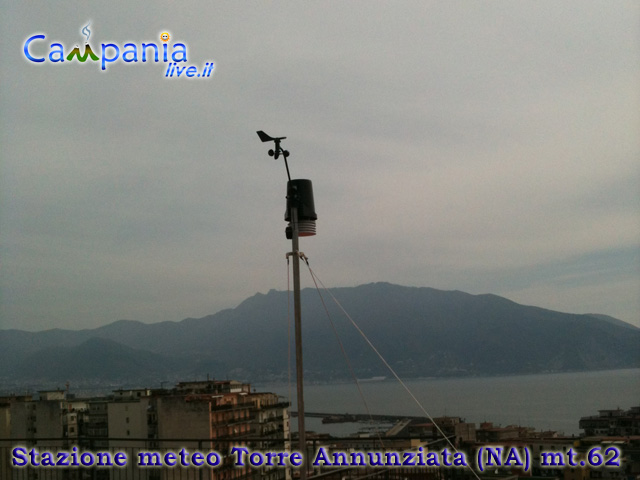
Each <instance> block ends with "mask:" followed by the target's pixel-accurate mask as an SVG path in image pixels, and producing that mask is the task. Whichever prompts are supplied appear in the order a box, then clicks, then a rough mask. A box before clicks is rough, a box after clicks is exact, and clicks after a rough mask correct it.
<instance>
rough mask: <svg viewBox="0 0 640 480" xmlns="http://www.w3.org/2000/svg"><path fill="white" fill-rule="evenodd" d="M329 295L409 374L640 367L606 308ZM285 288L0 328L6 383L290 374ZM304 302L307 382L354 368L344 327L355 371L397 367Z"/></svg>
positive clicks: (381, 287)
mask: <svg viewBox="0 0 640 480" xmlns="http://www.w3.org/2000/svg"><path fill="white" fill-rule="evenodd" d="M331 293H332V294H333V295H334V296H335V298H336V299H337V300H338V301H339V303H340V305H342V307H343V308H344V310H346V312H348V313H349V315H350V317H351V318H353V319H354V321H355V322H357V323H358V325H359V327H360V328H361V329H362V330H363V331H364V332H365V334H366V335H367V336H368V337H369V339H370V340H371V342H372V343H373V345H375V346H376V348H377V349H378V350H379V352H380V353H381V354H382V355H383V356H384V357H385V359H386V360H387V362H388V363H389V364H390V365H391V366H392V367H393V368H394V369H395V370H396V371H397V372H398V374H399V375H401V376H403V377H424V376H446V375H496V374H524V373H540V372H561V371H581V370H595V369H615V368H629V367H638V366H640V329H638V328H636V327H634V326H632V325H629V324H627V323H625V322H622V321H620V320H617V319H614V318H612V317H608V316H606V315H597V314H590V315H577V314H569V313H561V312H556V311H552V310H546V309H543V308H538V307H533V306H525V305H520V304H517V303H515V302H512V301H510V300H507V299H506V298H502V297H499V296H496V295H471V294H468V293H464V292H460V291H442V290H436V289H432V288H417V287H403V286H399V285H392V284H388V283H374V284H368V285H361V286H359V287H351V288H336V289H332V290H331ZM287 295H288V294H287V292H279V291H275V290H271V291H270V292H269V293H267V294H260V293H258V294H256V295H254V296H252V297H250V298H248V299H246V300H245V301H244V302H242V303H241V304H240V305H238V306H237V307H236V308H234V309H228V310H223V311H221V312H218V313H216V314H215V315H209V316H206V317H203V318H197V319H196V318H187V319H185V320H182V321H180V322H161V323H155V324H144V323H141V322H135V321H128V320H121V321H118V322H114V323H111V324H109V325H105V326H103V327H100V328H96V329H87V330H75V331H74V330H60V329H55V330H48V331H43V332H24V331H20V330H0V381H2V382H3V383H8V384H11V383H13V382H18V381H19V382H32V383H35V382H36V381H37V382H42V381H44V380H46V379H51V381H53V380H56V381H62V380H73V381H76V382H77V381H89V380H92V381H107V380H109V381H118V380H120V381H126V380H129V381H132V380H134V379H136V380H137V381H138V382H143V381H145V382H155V383H156V384H158V383H159V382H160V381H161V380H166V381H173V380H179V379H180V380H186V379H192V378H204V377H206V375H208V374H211V375H213V376H214V377H217V378H224V377H228V378H235V379H239V380H251V381H256V380H261V381H271V380H278V379H285V378H286V377H287V370H288V357H287V355H288V347H287V341H288V335H289V334H288V332H289V329H290V331H291V338H292V337H293V305H292V304H293V300H292V299H291V307H290V314H289V318H290V321H291V327H289V324H288V322H287V317H288V315H287V301H288V300H287ZM323 301H324V304H323ZM325 305H326V310H325ZM302 311H303V352H304V366H305V375H306V378H307V379H308V380H336V379H344V378H348V377H349V375H350V372H349V368H348V367H347V364H346V362H345V360H344V356H343V354H342V350H341V347H340V344H339V343H338V341H337V340H336V334H337V335H338V336H339V338H340V341H341V342H342V344H343V345H344V349H345V351H346V353H347V355H348V357H349V361H350V364H351V366H352V368H353V370H354V371H355V373H356V375H357V376H358V377H360V378H366V377H372V376H380V375H386V376H388V375H389V373H388V371H387V370H386V368H385V366H384V365H383V363H382V362H381V361H380V360H379V359H378V357H377V356H376V355H375V354H374V353H373V352H372V350H371V348H370V347H369V345H368V344H367V343H366V342H365V341H364V340H363V338H362V337H361V336H360V334H359V333H358V332H357V330H356V329H355V328H354V327H353V326H352V325H351V324H350V321H349V320H348V318H347V317H346V316H345V315H344V313H343V312H342V310H341V308H340V307H338V306H337V305H336V304H335V303H334V302H333V299H332V298H331V296H330V295H329V294H328V293H327V292H322V298H320V296H319V295H318V292H317V291H316V290H313V289H305V290H303V291H302ZM327 312H328V313H329V316H330V318H329V317H328V316H327ZM332 323H333V327H332ZM334 328H335V333H334Z"/></svg>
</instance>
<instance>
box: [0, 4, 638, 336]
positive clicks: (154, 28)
mask: <svg viewBox="0 0 640 480" xmlns="http://www.w3.org/2000/svg"><path fill="white" fill-rule="evenodd" d="M1 5H2V16H1V17H2V18H1V20H0V22H1V24H0V36H1V43H0V45H1V47H2V54H1V57H0V58H1V59H2V61H1V62H0V72H1V77H0V94H1V97H0V114H1V124H0V152H1V157H0V195H1V196H0V200H1V203H0V236H1V238H0V239H1V247H0V248H1V250H0V255H1V260H2V266H1V281H2V284H1V287H2V298H1V316H0V328H20V329H25V330H41V329H49V328H73V329H79V328H93V327H96V326H99V325H103V324H106V323H110V322H112V321H115V320H119V319H132V320H140V321H143V322H157V321H164V320H181V319H183V318H185V317H201V316H204V315H208V314H211V313H215V312H217V311H219V310H221V309H223V308H230V307H235V306H236V305H237V304H238V303H239V302H241V301H242V300H243V299H244V298H246V297H248V296H251V295H253V294H255V293H256V292H263V293H264V292H267V291H268V290H270V289H274V288H275V289H279V290H284V289H286V288H287V268H286V262H285V253H286V252H287V251H288V250H289V249H290V243H289V242H288V241H287V240H286V238H285V236H284V228H285V222H284V219H283V216H284V210H285V193H286V172H285V168H284V165H283V163H282V161H280V160H279V161H277V162H276V161H274V160H273V159H272V158H270V157H269V156H267V150H268V148H269V145H267V144H263V143H261V142H260V140H259V139H258V137H257V135H256V130H265V131H266V132H267V133H269V134H271V135H274V136H286V137H287V139H286V140H285V141H284V142H283V146H284V147H285V148H287V149H288V150H290V151H291V157H290V158H289V164H290V169H291V173H292V176H293V177H294V178H309V179H311V180H312V181H313V186H314V191H315V204H316V211H317V213H318V216H319V218H318V222H317V230H318V235H317V236H316V237H312V238H305V239H302V241H301V249H302V250H303V251H304V252H305V253H306V254H307V256H308V257H309V258H310V262H311V266H312V268H314V271H315V272H316V273H317V274H318V276H319V277H320V278H321V279H322V281H323V282H324V283H325V284H326V285H328V286H336V287H337V286H355V285H359V284H363V283H370V282H376V281H389V282H392V283H398V284H402V285H411V286H429V287H434V288H439V289H445V290H454V289H455V290H463V291H466V292H469V293H474V294H479V293H495V294H498V295H502V296H505V297H507V298H509V299H511V300H514V301H517V302H519V303H524V304H529V305H537V306H541V307H545V308H550V309H554V310H560V311H564V312H573V313H587V312H596V313H606V314H609V315H612V316H615V317H617V318H620V319H622V320H625V321H627V322H630V323H634V324H635V325H639V326H640V295H639V292H640V248H639V246H640V186H639V185H640V161H639V159H640V22H639V18H640V6H639V4H638V3H637V2H635V1H632V2H623V1H614V2H610V1H599V2H592V1H584V0H580V1H576V2H556V1H555V0H554V1H499V0H498V1H491V2H461V1H458V2H455V1H454V2H449V1H439V2H427V1H423V0H420V1H403V2H381V1H379V2H376V1H349V2H347V1H340V2H338V1H323V2H294V1H286V2H285V1H283V2H277V1H276V2H257V1H253V2H229V1H227V2H200V3H195V2H169V1H164V2H153V3H146V2H145V3H131V2H68V3H63V2H14V1H2V2H1ZM88 23H90V26H89V29H90V31H91V35H90V38H89V44H90V45H91V47H92V49H93V50H94V52H96V53H97V55H98V56H99V57H100V59H101V60H102V57H103V55H102V52H101V45H102V44H108V43H113V44H116V45H118V46H119V48H120V49H121V50H123V49H124V45H125V44H126V43H128V42H130V43H133V44H135V45H137V46H138V56H139V58H138V60H139V61H138V62H137V63H133V62H131V63H124V62H122V61H117V62H114V63H111V64H109V65H108V67H107V69H106V70H105V71H102V70H101V68H100V64H101V61H98V62H93V61H92V60H90V59H89V60H87V61H86V62H85V63H80V62H79V61H77V60H73V61H65V62H62V63H53V62H51V61H49V59H48V55H49V53H50V52H51V51H52V47H50V45H51V44H54V43H60V44H61V45H63V47H64V55H65V56H66V55H67V54H68V53H70V52H71V50H72V49H73V47H74V46H75V45H79V46H80V51H81V52H82V51H83V50H84V48H83V45H84V43H85V36H83V35H82V33H81V30H82V28H83V27H84V26H85V25H87V24H88ZM165 31H166V32H168V33H170V35H171V39H170V41H169V45H170V46H171V45H173V44H174V43H175V42H181V43H184V44H186V46H187V62H182V63H181V64H180V65H182V66H184V65H195V66H197V67H198V68H199V69H200V70H201V69H202V67H203V66H204V64H205V63H206V62H210V61H213V62H214V63H215V69H214V71H213V74H212V75H211V77H209V78H194V79H186V78H182V77H181V78H165V72H166V70H167V66H168V65H169V64H168V63H165V62H163V61H162V58H161V59H160V61H159V62H158V63H155V62H150V61H147V62H145V63H142V61H141V49H140V45H141V43H143V42H154V43H156V44H158V45H162V42H161V40H160V38H159V37H160V34H161V33H162V32H165ZM34 34H43V35H45V39H44V40H38V41H36V42H34V43H32V44H31V47H30V52H31V53H32V54H33V55H35V56H38V57H45V58H46V61H45V62H41V63H34V62H31V61H28V60H27V59H26V57H25V55H24V53H23V48H24V44H25V41H26V40H27V38H29V37H31V36H32V35H34ZM171 52H172V47H170V48H169V55H171ZM108 53H109V54H110V55H112V54H113V49H111V50H108ZM169 60H171V59H169ZM312 285H313V284H312V282H311V280H310V278H309V275H308V273H306V272H304V271H303V286H312Z"/></svg>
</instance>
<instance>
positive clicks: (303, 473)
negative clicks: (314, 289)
mask: <svg viewBox="0 0 640 480" xmlns="http://www.w3.org/2000/svg"><path fill="white" fill-rule="evenodd" d="M294 195H295V193H294ZM293 205H294V206H292V207H291V227H292V229H291V230H292V232H291V233H292V235H291V248H292V250H293V252H292V253H293V310H294V317H295V339H296V386H297V393H298V450H299V451H300V453H301V454H302V465H301V466H300V480H306V478H307V462H306V456H307V440H306V438H305V429H304V388H303V369H302V314H301V307H300V252H299V246H298V208H297V206H296V205H297V199H296V201H295V202H293Z"/></svg>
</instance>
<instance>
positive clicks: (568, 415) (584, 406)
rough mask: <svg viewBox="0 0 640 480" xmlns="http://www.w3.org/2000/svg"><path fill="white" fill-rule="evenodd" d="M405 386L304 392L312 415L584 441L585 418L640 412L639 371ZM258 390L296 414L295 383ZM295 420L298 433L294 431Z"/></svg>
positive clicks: (388, 382)
mask: <svg viewBox="0 0 640 480" xmlns="http://www.w3.org/2000/svg"><path fill="white" fill-rule="evenodd" d="M403 382H404V384H405V386H406V387H407V389H408V390H409V391H410V392H411V393H408V392H407V389H405V388H404V387H403V386H402V384H401V383H400V382H398V381H397V380H396V379H393V378H391V379H380V378H378V379H368V380H360V381H359V385H360V390H362V393H363V395H362V396H361V395H360V391H359V389H358V386H357V384H356V383H355V381H354V382H351V383H339V384H322V385H305V387H304V403H305V411H306V412H318V413H342V414H343V413H350V414H366V413H371V414H385V415H398V416H401V415H407V416H424V413H423V411H422V408H424V410H426V412H427V413H428V414H429V415H430V416H431V417H440V416H454V417H462V418H463V419H465V420H466V421H467V422H472V423H476V424H480V423H481V422H493V424H494V425H495V426H507V425H520V426H527V427H534V428H535V429H536V430H544V431H548V430H553V431H556V432H558V433H561V434H565V435H568V436H571V435H576V436H577V435H579V434H580V433H581V431H580V428H579V423H578V422H579V421H580V418H581V417H585V416H590V415H597V414H598V410H605V409H616V408H621V409H624V410H628V409H629V408H631V407H633V406H640V369H624V370H606V371H595V372H577V373H550V374H539V375H514V376H497V377H472V378H470V377H465V378H422V379H411V380H404V381H403ZM253 386H254V387H255V388H257V390H258V391H271V392H274V393H277V394H278V395H281V396H283V397H285V398H287V399H289V400H290V401H291V403H292V410H294V411H296V410H297V407H296V386H295V378H294V380H293V383H292V384H291V385H288V384H255V385H253ZM413 397H415V399H414V398H413ZM363 398H364V400H363ZM418 403H419V404H420V405H421V406H422V407H421V406H420V405H418ZM293 420H294V421H293V422H292V427H291V428H292V429H293V430H294V431H295V430H296V429H297V426H296V423H295V418H294V419H293ZM388 426H389V425H384V424H375V423H370V424H366V423H362V422H355V423H339V424H323V423H322V421H321V419H320V418H311V417H306V418H305V427H306V428H305V429H306V430H308V431H315V432H318V433H329V434H332V435H334V436H348V435H351V434H353V433H358V432H366V431H367V430H374V429H382V430H384V429H385V428H387V427H388Z"/></svg>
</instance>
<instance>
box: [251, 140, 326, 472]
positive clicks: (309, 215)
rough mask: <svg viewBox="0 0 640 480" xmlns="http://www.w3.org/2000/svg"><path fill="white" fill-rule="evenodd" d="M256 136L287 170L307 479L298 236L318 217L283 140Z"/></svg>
mask: <svg viewBox="0 0 640 480" xmlns="http://www.w3.org/2000/svg"><path fill="white" fill-rule="evenodd" d="M257 133H258V137H260V140H262V141H263V142H273V143H274V148H273V149H270V150H269V152H268V153H269V156H271V157H273V158H274V159H275V160H277V159H278V158H280V156H282V158H283V159H284V165H285V167H286V169H287V178H288V181H287V197H286V198H287V208H286V211H285V217H284V219H285V221H286V222H288V224H287V227H286V229H285V234H286V237H287V239H290V240H291V252H289V253H287V259H288V258H289V257H292V258H293V262H292V264H293V302H294V307H293V308H294V323H295V345H296V387H297V390H296V393H297V403H298V449H299V451H300V452H301V453H302V454H303V463H302V465H301V468H300V479H301V480H305V479H306V478H307V462H306V460H305V457H306V447H307V442H306V435H305V422H304V386H303V380H304V375H303V365H302V309H301V305H300V258H306V257H305V256H304V253H302V252H300V247H299V241H298V238H299V237H309V236H313V235H315V234H316V220H317V218H318V216H317V215H316V212H315V206H314V202H313V187H312V184H311V180H306V179H294V180H291V174H290V173H289V164H288V162H287V158H288V157H289V152H288V151H287V150H283V148H282V146H281V141H282V140H284V139H285V138H287V137H271V136H270V135H267V134H266V133H265V132H263V131H262V130H260V131H258V132H257Z"/></svg>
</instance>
